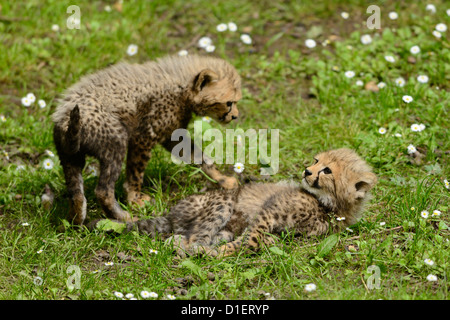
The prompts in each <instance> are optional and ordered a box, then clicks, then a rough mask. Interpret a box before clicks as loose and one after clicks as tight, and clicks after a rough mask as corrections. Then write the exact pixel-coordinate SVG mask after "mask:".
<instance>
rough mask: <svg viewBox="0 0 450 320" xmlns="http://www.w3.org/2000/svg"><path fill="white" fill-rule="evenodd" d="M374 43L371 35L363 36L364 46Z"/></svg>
mask: <svg viewBox="0 0 450 320" xmlns="http://www.w3.org/2000/svg"><path fill="white" fill-rule="evenodd" d="M371 42H372V37H371V36H370V34H365V35H362V36H361V43H362V44H369V43H371Z"/></svg>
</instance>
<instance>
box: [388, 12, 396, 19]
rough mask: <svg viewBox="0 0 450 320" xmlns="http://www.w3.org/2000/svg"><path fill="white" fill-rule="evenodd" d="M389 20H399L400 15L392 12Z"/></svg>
mask: <svg viewBox="0 0 450 320" xmlns="http://www.w3.org/2000/svg"><path fill="white" fill-rule="evenodd" d="M388 16H389V19H391V20H397V18H398V13H397V12H394V11H391V12H389V15H388Z"/></svg>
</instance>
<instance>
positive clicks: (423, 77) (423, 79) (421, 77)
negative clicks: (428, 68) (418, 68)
mask: <svg viewBox="0 0 450 320" xmlns="http://www.w3.org/2000/svg"><path fill="white" fill-rule="evenodd" d="M428 80H429V79H428V76H426V75H424V74H421V75H419V76H418V77H417V81H419V82H420V83H427V82H428Z"/></svg>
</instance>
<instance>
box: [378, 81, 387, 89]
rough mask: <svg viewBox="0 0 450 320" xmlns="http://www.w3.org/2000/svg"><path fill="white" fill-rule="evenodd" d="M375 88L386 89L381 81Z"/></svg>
mask: <svg viewBox="0 0 450 320" xmlns="http://www.w3.org/2000/svg"><path fill="white" fill-rule="evenodd" d="M377 87H378V88H380V89H383V88H384V87H386V83H384V82H383V81H381V82H380V83H378V84H377Z"/></svg>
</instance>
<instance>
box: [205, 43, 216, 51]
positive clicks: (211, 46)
mask: <svg viewBox="0 0 450 320" xmlns="http://www.w3.org/2000/svg"><path fill="white" fill-rule="evenodd" d="M214 50H216V46H214V45H212V44H210V45H209V46H206V48H205V51H206V52H214Z"/></svg>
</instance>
